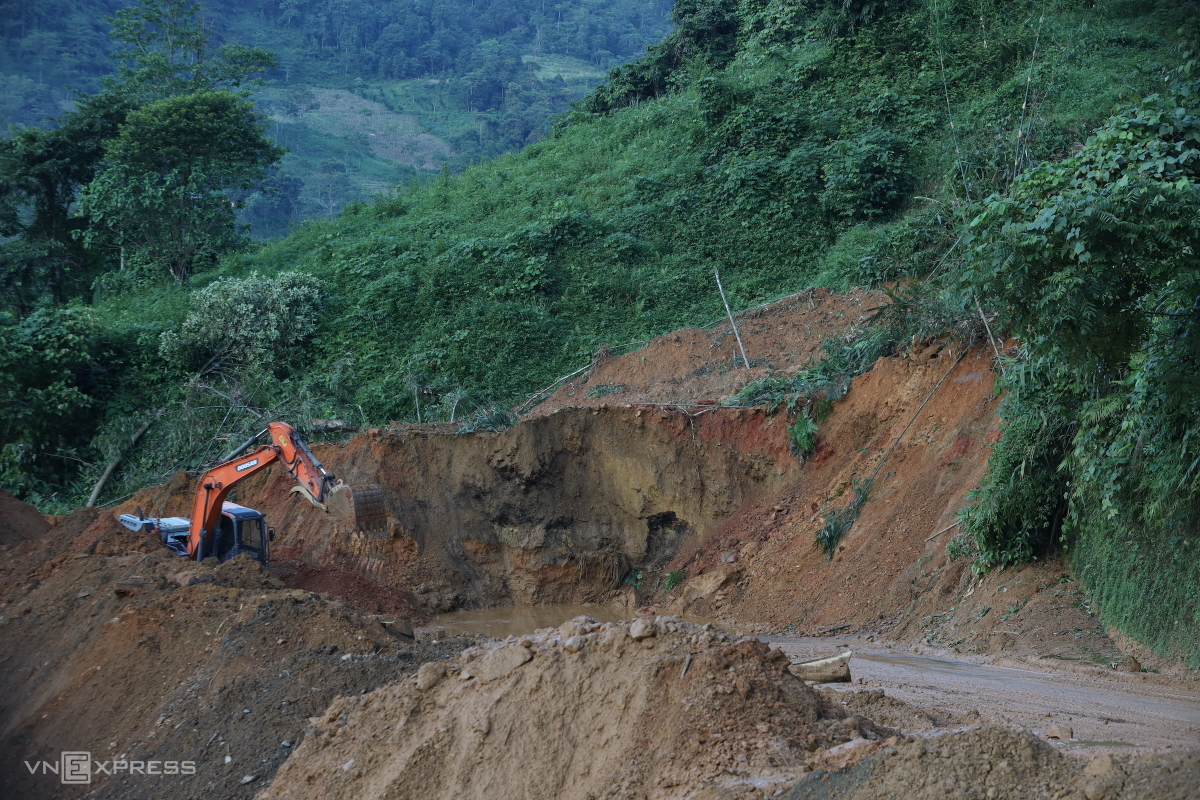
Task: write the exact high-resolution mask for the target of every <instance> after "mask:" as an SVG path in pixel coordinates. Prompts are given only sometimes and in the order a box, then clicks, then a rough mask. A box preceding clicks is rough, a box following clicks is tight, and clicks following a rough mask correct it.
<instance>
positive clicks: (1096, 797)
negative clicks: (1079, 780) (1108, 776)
mask: <svg viewBox="0 0 1200 800" xmlns="http://www.w3.org/2000/svg"><path fill="white" fill-rule="evenodd" d="M1083 796H1084V797H1086V798H1087V800H1113V798H1116V797H1117V796H1118V792H1117V787H1115V786H1110V785H1109V784H1107V783H1103V782H1101V781H1097V780H1090V781H1088V782H1087V783H1085V784H1084V785H1083Z"/></svg>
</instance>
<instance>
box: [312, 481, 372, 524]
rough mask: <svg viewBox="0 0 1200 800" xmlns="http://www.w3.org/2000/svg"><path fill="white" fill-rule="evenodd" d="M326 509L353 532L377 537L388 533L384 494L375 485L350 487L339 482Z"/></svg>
mask: <svg viewBox="0 0 1200 800" xmlns="http://www.w3.org/2000/svg"><path fill="white" fill-rule="evenodd" d="M325 508H326V510H327V511H329V513H330V514H333V515H334V516H335V517H337V518H338V519H340V520H341V521H342V522H343V523H345V524H346V526H347V527H349V528H350V529H351V530H355V531H360V532H362V533H371V534H376V535H381V534H386V533H387V513H386V511H385V509H384V507H383V492H381V491H380V490H379V487H378V486H376V485H375V484H373V483H372V484H370V485H367V486H349V485H347V484H344V483H340V482H339V483H338V484H337V486H335V487H333V491H332V492H330V493H329V499H328V500H326V501H325Z"/></svg>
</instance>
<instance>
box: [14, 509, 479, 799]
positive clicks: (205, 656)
mask: <svg viewBox="0 0 1200 800" xmlns="http://www.w3.org/2000/svg"><path fill="white" fill-rule="evenodd" d="M5 556H6V558H5V559H4V567H5V571H4V573H3V574H2V575H0V741H3V742H4V745H5V746H4V748H3V750H4V756H3V757H2V758H0V796H3V797H14V798H15V797H21V798H50V797H55V798H60V797H67V798H70V797H81V796H83V795H84V794H87V793H88V792H89V791H90V792H93V793H94V794H93V795H91V796H95V797H104V798H116V797H128V798H154V797H164V796H168V795H169V796H177V797H181V798H182V797H222V798H230V797H249V796H250V795H252V794H253V792H254V791H255V790H256V789H257V788H258V787H259V786H261V783H259V781H262V780H265V779H268V778H269V777H270V776H271V775H272V774H273V773H274V771H275V769H276V768H277V767H278V766H279V764H280V763H281V762H282V761H283V760H284V759H285V758H286V757H287V755H288V753H289V752H290V750H291V748H293V747H294V746H295V745H296V744H297V743H298V742H299V741H300V740H302V738H303V733H304V729H305V725H306V720H307V719H308V718H309V717H311V716H314V715H317V714H320V713H322V712H323V711H324V709H325V708H326V707H328V705H329V703H330V702H331V701H332V699H333V698H334V697H336V696H338V695H351V694H358V693H361V692H363V691H367V690H370V689H373V688H375V687H378V686H380V685H383V684H385V683H387V682H389V681H393V680H395V679H396V678H397V677H399V676H401V675H404V674H406V673H408V672H411V671H412V670H413V669H415V668H416V667H417V666H418V665H420V664H421V663H423V662H425V661H428V660H430V659H440V658H445V657H447V656H450V655H453V654H454V653H456V652H457V651H458V650H461V649H462V648H463V647H466V646H467V645H469V644H471V643H472V642H473V641H474V640H471V639H463V638H455V639H451V640H449V641H444V642H438V643H437V644H433V643H432V642H418V641H415V640H414V639H413V637H412V635H411V634H412V629H411V628H410V627H409V626H408V625H407V623H406V622H405V621H404V620H403V619H401V618H398V617H395V616H387V615H372V614H366V613H363V612H360V611H357V610H355V609H353V608H350V607H347V606H346V605H345V604H344V603H342V602H340V601H330V600H329V599H328V598H326V597H321V596H317V595H314V594H311V593H309V592H305V591H299V590H290V589H286V588H285V587H283V585H282V584H281V583H280V582H279V581H278V580H277V579H275V578H274V577H272V576H271V575H268V574H266V573H264V572H263V571H262V570H261V568H260V567H259V566H258V564H257V563H255V562H252V561H249V560H246V559H235V560H234V561H230V562H227V563H225V564H220V565H217V564H215V563H213V562H206V563H203V564H197V563H195V562H189V561H186V560H184V559H180V558H179V557H177V556H175V555H173V554H171V553H169V552H168V551H166V550H165V549H164V548H162V547H161V546H160V545H159V544H158V542H157V541H156V540H155V539H153V538H152V537H149V536H143V535H139V534H135V533H132V532H130V531H128V530H126V529H124V528H122V527H120V526H119V525H117V523H116V522H115V520H114V519H113V518H112V516H111V514H110V513H108V512H98V511H92V510H81V511H77V512H75V513H74V514H72V515H70V516H69V517H67V519H65V520H64V521H63V522H62V523H60V524H59V525H57V526H55V527H53V528H50V529H49V530H48V531H47V532H46V533H45V534H44V535H43V537H42V538H41V539H40V540H28V541H25V542H23V543H21V544H20V545H18V546H15V547H9V548H7V549H6V551H5ZM285 742H286V744H285ZM61 751H90V752H91V753H92V756H93V758H94V759H95V760H96V761H97V762H100V763H102V764H108V765H109V768H110V769H111V767H112V762H114V761H117V760H126V761H129V762H147V763H148V762H150V761H153V760H158V761H164V762H165V761H174V762H180V761H185V760H188V761H193V762H195V766H196V772H195V774H194V775H183V774H176V775H173V776H168V775H159V776H151V775H137V774H132V775H131V774H128V773H126V774H114V775H112V776H106V775H105V774H103V773H102V772H98V773H97V774H95V775H94V776H93V783H92V784H91V785H90V786H79V787H70V786H63V785H60V782H59V778H58V777H57V776H56V775H54V774H46V773H45V772H38V773H37V774H30V772H29V770H28V769H27V768H26V767H25V766H23V765H22V762H23V761H28V762H31V763H33V764H34V765H35V768H36V766H37V762H38V761H47V762H50V763H53V764H56V765H57V763H58V759H59V753H60V752H61ZM160 769H161V767H160ZM249 776H252V780H250V781H248V782H247V783H245V784H243V780H244V779H245V778H247V777H249Z"/></svg>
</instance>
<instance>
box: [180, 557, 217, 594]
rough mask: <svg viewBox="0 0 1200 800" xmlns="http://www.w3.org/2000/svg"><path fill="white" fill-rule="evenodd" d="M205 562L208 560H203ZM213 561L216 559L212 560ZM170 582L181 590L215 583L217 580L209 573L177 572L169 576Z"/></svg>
mask: <svg viewBox="0 0 1200 800" xmlns="http://www.w3.org/2000/svg"><path fill="white" fill-rule="evenodd" d="M205 560H206V561H207V560H208V559H205ZM213 560H214V561H215V560H216V559H213ZM171 580H172V581H173V582H174V583H175V584H177V585H178V586H179V587H180V588H181V589H186V588H187V587H189V586H195V585H197V584H200V583H216V581H217V579H216V577H215V576H214V575H213V574H212V573H211V572H177V573H175V575H173V576H171Z"/></svg>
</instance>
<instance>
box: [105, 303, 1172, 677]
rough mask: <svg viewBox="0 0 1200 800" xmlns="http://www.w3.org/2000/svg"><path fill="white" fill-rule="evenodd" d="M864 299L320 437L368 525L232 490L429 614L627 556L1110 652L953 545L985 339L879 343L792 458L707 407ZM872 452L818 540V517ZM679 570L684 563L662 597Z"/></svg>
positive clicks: (1024, 575)
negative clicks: (431, 413) (473, 418)
mask: <svg viewBox="0 0 1200 800" xmlns="http://www.w3.org/2000/svg"><path fill="white" fill-rule="evenodd" d="M882 300H883V298H882V295H878V294H866V295H857V296H856V295H832V294H829V293H828V292H824V291H814V292H808V293H804V294H802V295H798V296H795V297H792V298H788V299H786V300H784V301H781V302H779V303H775V304H772V305H770V306H766V307H764V308H761V309H756V310H754V311H752V312H747V313H745V314H743V315H740V316H739V329H740V331H741V333H742V337H743V341H744V342H745V343H746V347H747V351H748V354H749V356H750V358H751V359H752V361H753V362H754V363H755V367H754V368H753V369H752V370H750V371H747V370H745V369H741V368H738V367H737V361H736V359H735V358H734V356H735V353H736V344H735V342H734V339H733V337H732V335H731V333H730V331H729V330H728V325H727V324H726V325H725V326H724V327H723V328H721V329H718V330H716V331H704V330H700V329H688V330H684V331H678V332H676V333H673V334H668V335H666V336H662V337H658V338H657V339H655V340H653V341H652V342H650V343H649V344H648V345H647V346H646V347H644V348H642V349H640V350H637V351H634V352H632V353H628V354H625V355H621V356H615V357H606V358H601V359H600V360H599V361H598V362H597V363H596V364H594V365H593V366H592V368H591V370H590V371H589V372H588V373H587V374H586V375H585V376H583V377H581V378H579V379H577V380H576V381H575V382H574V383H568V384H567V385H565V386H563V387H561V388H560V389H559V390H558V391H557V392H556V393H555V394H554V395H553V396H552V397H551V398H549V399H548V400H547V401H546V402H544V403H542V404H541V405H539V406H537V407H536V408H535V409H534V410H533V412H532V413H531V414H530V415H529V416H528V418H527V419H526V420H525V421H524V422H523V423H521V424H520V425H517V426H515V427H513V428H510V429H508V430H505V431H501V432H500V433H482V434H474V435H469V436H457V435H455V434H454V432H452V431H451V430H448V429H446V428H445V427H444V426H430V425H424V426H393V427H392V428H389V429H385V430H372V431H367V432H364V433H361V434H359V435H358V436H356V437H354V438H353V439H352V440H351V441H350V442H349V443H347V444H346V445H343V446H339V445H324V446H320V447H318V448H317V453H318V455H319V456H320V457H321V458H322V460H323V461H325V463H326V464H327V465H328V466H330V468H331V469H332V470H333V471H335V472H337V473H338V474H339V475H341V476H342V477H344V478H345V479H347V480H348V481H349V482H351V483H379V484H380V485H381V487H382V489H383V492H384V496H385V502H386V505H387V510H388V513H389V525H390V536H388V537H384V538H382V539H377V538H369V537H367V538H364V537H359V536H356V535H354V534H352V533H351V532H350V531H347V530H344V529H342V528H341V527H340V525H339V524H338V523H336V521H335V520H333V518H332V517H329V516H328V515H326V514H323V513H321V512H320V511H318V510H316V509H313V508H311V507H310V506H308V505H306V504H305V503H303V501H302V500H299V499H298V498H297V497H296V496H295V495H291V494H289V490H290V488H291V483H290V481H289V479H288V478H287V477H286V476H284V475H282V474H277V473H278V471H277V470H269V471H268V472H267V473H266V474H263V475H259V476H255V477H254V478H252V479H250V480H249V481H247V482H246V483H245V484H243V485H242V486H239V488H238V490H237V491H238V494H237V496H238V498H239V502H244V503H246V504H247V505H250V506H252V507H255V508H259V509H260V510H263V511H264V512H265V513H267V515H268V517H269V519H270V520H271V521H272V524H274V525H275V526H276V528H277V530H278V531H279V536H278V539H277V541H276V546H277V549H276V553H277V554H278V555H279V556H280V558H281V559H286V560H288V562H289V563H297V562H302V563H304V564H306V565H308V566H307V567H306V570H307V571H306V572H305V578H304V580H305V581H308V583H307V584H305V585H312V586H314V587H323V589H322V590H323V591H328V592H330V593H331V594H334V595H338V594H339V593H343V592H347V593H345V594H343V596H346V597H348V598H349V597H351V594H349V593H348V592H350V589H349V588H346V589H343V588H340V587H341V586H342V584H344V583H345V581H344V576H345V575H346V573H353V574H358V575H361V576H363V577H364V578H365V579H367V580H369V581H370V582H371V584H368V586H374V585H379V586H382V587H390V588H391V589H396V590H400V591H409V592H412V593H413V596H414V597H415V600H416V602H417V603H418V604H419V606H420V608H421V609H422V610H423V611H424V612H426V613H437V612H440V611H445V610H449V609H451V608H455V607H479V606H487V605H502V604H512V603H519V604H539V603H552V602H585V601H586V602H594V601H603V600H611V599H616V598H617V597H618V596H619V595H621V594H622V593H625V592H628V591H630V590H628V589H627V588H622V587H621V585H620V581H621V579H622V577H624V576H625V575H627V574H629V573H630V571H631V570H632V569H633V568H635V567H639V568H642V569H643V571H648V574H649V575H650V579H649V580H648V581H647V582H644V585H643V588H642V591H641V593H640V601H641V602H642V603H646V602H653V603H654V604H655V605H656V607H658V608H664V609H668V610H671V611H673V612H678V611H684V610H686V612H687V613H689V614H695V615H698V616H701V617H713V616H717V617H721V618H723V619H726V620H727V621H729V622H735V623H737V624H738V625H740V626H742V627H743V629H755V630H759V631H767V630H772V631H778V630H784V629H786V630H788V631H794V632H797V633H801V632H807V633H819V632H821V631H826V630H829V629H831V628H836V629H838V630H858V631H887V632H889V635H891V636H895V637H900V638H902V639H904V640H905V641H910V642H912V641H920V642H921V643H923V644H926V645H929V646H933V645H940V646H950V647H957V648H960V649H965V650H971V651H974V652H989V653H994V652H1002V651H1003V652H1008V651H1014V652H1015V651H1020V652H1022V653H1024V654H1027V655H1054V656H1055V657H1059V658H1064V659H1074V660H1085V661H1091V662H1094V663H1098V664H1107V663H1112V662H1113V661H1115V660H1116V659H1117V658H1119V656H1120V655H1121V649H1120V648H1119V647H1118V646H1117V644H1116V643H1115V642H1114V640H1113V639H1112V638H1110V637H1109V636H1108V635H1107V634H1106V633H1105V631H1104V630H1103V628H1102V626H1101V624H1100V623H1099V621H1098V620H1097V619H1096V618H1095V617H1094V616H1092V615H1091V614H1090V613H1089V610H1088V608H1087V606H1086V603H1085V602H1081V595H1079V594H1077V593H1076V592H1077V591H1078V587H1077V585H1076V584H1074V583H1073V582H1072V579H1071V577H1070V575H1069V573H1068V572H1067V571H1066V570H1065V568H1064V567H1063V565H1062V564H1061V563H1060V562H1059V561H1057V560H1054V559H1051V560H1050V561H1049V562H1044V563H1038V564H1034V565H1029V566H1026V567H1023V568H1021V569H1020V570H1018V571H1016V572H1015V573H1014V572H1013V571H1011V570H1010V571H1006V572H993V573H990V574H989V575H987V576H986V577H984V578H982V579H976V578H974V577H973V574H972V573H971V571H970V569H969V568H968V567H969V560H970V559H969V558H962V557H960V558H959V559H957V560H951V559H949V557H948V556H947V552H946V544H947V542H949V541H950V540H951V539H952V538H954V537H955V536H957V535H959V532H958V530H957V529H955V528H953V527H952V524H953V522H954V520H955V515H956V513H957V511H958V510H959V508H961V506H962V505H963V503H964V502H965V501H966V494H967V492H968V491H969V490H970V489H971V488H973V487H974V486H976V485H977V484H978V482H979V480H980V478H981V477H982V476H983V474H984V472H985V470H986V459H987V454H988V452H989V447H990V444H991V443H992V442H994V441H995V440H996V439H997V437H998V435H999V421H998V420H997V418H996V417H995V412H996V409H997V408H998V406H999V398H997V397H995V396H994V394H993V391H994V382H995V377H996V376H995V373H994V371H993V361H992V358H993V353H992V350H991V348H990V347H975V348H974V349H971V350H970V351H968V352H965V353H964V351H963V345H962V344H961V343H957V342H953V341H950V340H945V341H941V340H937V339H933V340H928V341H924V342H917V343H913V345H912V347H911V348H910V349H909V351H908V352H906V353H904V354H902V355H897V356H893V357H888V358H882V359H880V360H879V362H878V363H877V364H876V365H875V367H874V368H873V369H872V370H870V371H869V372H868V373H866V374H864V375H862V376H860V377H858V378H857V379H855V381H854V382H853V383H852V385H851V388H850V391H849V393H848V394H847V396H846V397H844V398H843V399H841V400H839V401H838V402H836V403H834V405H833V408H832V410H831V412H830V413H829V415H828V417H827V418H826V419H824V420H823V421H821V423H820V427H819V431H818V435H817V449H816V452H815V454H814V455H813V456H812V457H811V458H810V459H809V460H808V461H807V462H806V463H804V464H801V463H799V462H798V461H797V460H796V459H795V458H794V457H793V456H792V455H791V453H790V451H789V449H788V444H789V443H788V437H787V431H786V428H787V426H788V425H789V424H790V422H791V419H790V418H789V417H788V415H787V414H786V413H782V412H781V413H778V414H770V413H767V412H766V411H765V410H763V409H729V408H719V407H716V406H714V405H712V404H714V403H716V402H718V401H719V400H720V399H721V398H723V397H725V396H728V394H730V393H732V392H735V391H737V390H738V389H740V388H741V387H742V386H744V385H745V384H746V383H747V382H748V381H749V380H750V379H751V378H753V377H757V376H761V375H763V374H766V372H767V370H768V368H772V369H774V370H776V371H794V370H797V369H800V368H802V367H803V366H805V365H806V364H807V363H809V362H810V360H812V359H814V358H816V357H818V356H819V354H820V352H821V350H820V348H821V343H822V342H823V341H825V340H827V339H829V338H832V337H836V336H842V337H849V336H852V335H854V332H855V329H856V328H858V327H859V326H861V325H862V324H864V322H865V320H866V319H867V318H869V317H870V316H871V314H872V313H873V312H874V309H876V308H877V307H878V305H879V304H880V303H881V302H882ZM768 365H769V367H768ZM622 387H624V388H622ZM935 387H937V389H936V391H934V388H935ZM613 389H617V391H612V392H611V393H608V394H605V392H609V391H610V390H613ZM588 394H592V395H595V396H593V397H588V396H587V395H588ZM672 404H685V405H682V406H680V405H672ZM690 404H694V405H690ZM922 404H925V405H924V406H923V407H922ZM576 406H582V407H576ZM918 410H919V413H918ZM906 428H907V430H906ZM902 432H903V437H902V438H901V434H902ZM898 439H899V443H898V444H897V440H898ZM885 455H887V462H886V464H884V465H883V466H882V467H880V463H881V461H882V459H883V458H884V457H885ZM877 469H878V475H877V477H876V479H875V481H874V483H873V484H872V485H871V488H870V493H869V497H868V500H867V502H866V504H865V505H864V506H863V507H862V510H861V515H860V516H859V518H858V520H857V521H856V522H855V524H854V526H853V527H852V528H851V529H850V531H849V532H848V533H847V534H846V535H845V536H844V537H843V539H842V541H841V542H840V544H839V546H838V549H837V552H836V554H835V556H834V558H833V559H832V561H827V560H826V558H825V556H824V554H823V553H822V552H821V551H820V550H818V549H817V548H816V547H814V536H815V533H816V532H817V530H818V529H820V528H821V526H822V525H823V524H824V522H825V521H826V520H828V519H829V517H830V515H831V514H833V513H834V512H836V511H838V510H840V509H843V508H845V507H846V506H847V504H848V503H849V502H850V500H851V498H852V497H853V495H854V492H855V490H856V488H857V487H861V486H862V485H863V484H864V482H865V481H866V480H867V479H869V478H870V477H871V476H872V475H874V474H875V473H876V471H877ZM190 497H191V484H190V481H189V480H188V478H187V477H186V476H183V475H181V476H177V478H176V479H175V480H173V481H172V482H171V483H170V484H168V485H166V486H164V487H159V488H157V489H151V490H147V491H145V492H143V493H141V494H139V495H138V496H137V497H135V498H133V499H132V500H130V501H129V502H128V503H126V504H125V506H124V507H123V508H132V507H133V506H134V505H136V504H141V505H143V506H144V507H146V508H148V509H153V510H154V512H155V513H159V514H186V513H187V509H188V505H189V504H190ZM965 544H968V546H969V543H965ZM321 570H328V571H329V575H328V576H326V577H318V576H317V574H316V573H317V571H321ZM677 570H683V571H684V572H683V573H682V574H684V575H685V576H686V578H687V580H686V581H685V582H684V583H683V585H681V586H679V587H678V588H676V589H674V590H673V591H672V592H671V593H669V594H668V595H667V596H665V597H656V596H655V594H654V592H655V591H656V590H657V589H658V588H659V587H661V586H662V585H663V584H662V583H661V581H662V578H663V576H664V575H665V574H666V573H667V572H668V571H677ZM677 574H679V573H677ZM358 594H359V596H361V595H362V594H363V592H359V593H358ZM621 599H622V601H623V602H629V598H621ZM1143 656H1146V654H1145V653H1142V655H1141V656H1139V657H1143ZM1156 666H1165V665H1159V664H1156Z"/></svg>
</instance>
